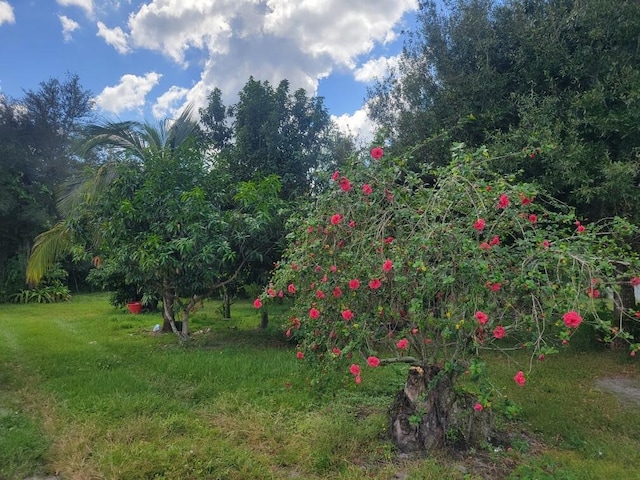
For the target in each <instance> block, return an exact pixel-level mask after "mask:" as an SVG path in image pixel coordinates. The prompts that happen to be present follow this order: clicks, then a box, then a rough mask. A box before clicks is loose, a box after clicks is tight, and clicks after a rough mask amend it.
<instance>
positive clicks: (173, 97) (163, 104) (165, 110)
mask: <svg viewBox="0 0 640 480" xmlns="http://www.w3.org/2000/svg"><path fill="white" fill-rule="evenodd" d="M188 93H189V89H187V88H182V87H176V86H175V85H174V86H172V87H171V88H170V89H169V90H167V91H166V92H165V93H163V94H162V95H160V96H159V97H158V98H157V99H156V103H155V104H154V105H153V107H152V109H151V111H152V113H153V116H154V117H155V118H157V119H158V120H163V119H165V118H173V117H176V116H177V113H178V111H179V110H180V109H181V108H182V107H183V106H184V103H183V102H184V99H185V98H186V97H187V94H188Z"/></svg>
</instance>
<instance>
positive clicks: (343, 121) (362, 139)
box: [331, 107, 376, 147]
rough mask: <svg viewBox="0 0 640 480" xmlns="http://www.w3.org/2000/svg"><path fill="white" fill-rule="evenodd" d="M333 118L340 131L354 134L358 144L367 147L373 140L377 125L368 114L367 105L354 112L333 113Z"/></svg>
mask: <svg viewBox="0 0 640 480" xmlns="http://www.w3.org/2000/svg"><path fill="white" fill-rule="evenodd" d="M331 119H332V120H333V121H334V123H335V124H336V125H337V126H338V129H339V130H340V131H342V132H344V133H346V134H349V135H352V136H354V137H355V139H356V144H357V145H359V146H363V147H365V146H368V145H370V144H371V142H372V141H373V137H374V135H375V130H376V125H375V123H373V122H372V121H371V119H370V118H369V117H368V116H367V110H366V107H363V108H361V109H360V110H356V111H355V112H354V113H353V114H348V113H345V114H343V115H340V116H335V115H332V116H331Z"/></svg>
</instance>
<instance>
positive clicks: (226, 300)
mask: <svg viewBox="0 0 640 480" xmlns="http://www.w3.org/2000/svg"><path fill="white" fill-rule="evenodd" d="M223 292H224V293H223V295H222V302H223V304H222V310H223V311H222V314H223V317H224V319H225V320H229V319H231V295H230V294H229V289H228V288H227V287H226V286H225V287H224V289H223Z"/></svg>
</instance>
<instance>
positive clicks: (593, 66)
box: [369, 0, 640, 219]
mask: <svg viewBox="0 0 640 480" xmlns="http://www.w3.org/2000/svg"><path fill="white" fill-rule="evenodd" d="M418 21H419V22H418V28H417V29H416V30H415V31H414V32H412V34H411V36H410V37H409V38H408V40H407V42H406V45H405V49H404V51H403V54H402V56H401V59H400V62H399V67H398V69H397V71H396V72H394V73H393V74H392V75H391V76H389V78H387V79H386V80H384V81H383V82H380V83H379V84H378V85H377V86H375V87H374V88H373V89H371V91H370V93H369V97H370V102H371V103H370V104H371V109H370V113H371V115H372V117H373V118H374V119H375V120H377V121H378V122H380V123H381V124H382V125H383V127H384V130H385V132H388V134H389V135H390V138H391V140H392V142H393V146H394V148H395V149H396V151H398V150H400V151H401V150H402V149H404V148H410V147H412V146H413V145H416V144H418V143H420V142H422V141H423V140H424V139H425V138H430V137H434V136H436V135H442V133H443V132H446V135H443V136H442V137H441V142H440V143H439V144H438V143H431V144H430V145H429V147H428V150H427V149H426V147H425V149H424V150H423V151H422V156H421V157H420V161H423V159H424V161H432V162H433V161H435V162H436V163H439V164H446V163H447V162H448V148H449V146H450V144H451V141H452V140H451V139H453V140H455V141H462V142H465V143H466V144H467V145H472V146H480V145H491V146H492V148H493V150H494V151H495V152H496V154H497V155H498V154H500V153H506V152H510V151H513V149H515V148H520V149H523V150H524V151H526V152H527V154H528V155H527V156H522V157H520V158H517V159H513V158H509V160H508V161H504V162H502V163H501V164H498V165H496V168H499V169H501V170H502V171H504V172H507V173H516V172H517V173H519V174H520V176H521V178H522V179H523V180H525V181H536V182H537V183H539V184H541V185H543V186H544V187H545V188H546V189H547V190H548V191H550V192H551V193H552V194H553V195H556V196H558V197H559V198H561V199H563V200H565V201H567V202H569V203H571V204H573V205H575V206H576V207H577V208H578V212H579V214H581V215H583V216H585V217H589V218H592V219H597V218H603V217H606V216H610V215H613V214H620V215H626V216H637V211H638V210H637V208H635V206H636V205H637V204H638V201H639V200H640V190H639V189H638V187H637V185H638V182H639V180H640V178H639V171H638V149H639V143H638V138H640V131H639V130H638V129H639V128H640V118H639V117H638V115H639V114H638V112H639V111H640V108H638V107H639V106H640V105H638V102H639V99H640V61H639V60H640V51H639V50H638V48H637V39H638V37H639V35H640V4H638V2H636V1H633V0H628V1H621V2H609V1H607V2H602V1H599V0H587V1H555V0H545V1H540V2H531V1H528V0H508V1H506V2H497V1H492V0H456V1H452V2H447V3H445V4H444V6H442V5H441V4H440V3H439V2H434V1H430V0H423V1H421V2H420V10H419V14H418ZM427 159H428V160H427Z"/></svg>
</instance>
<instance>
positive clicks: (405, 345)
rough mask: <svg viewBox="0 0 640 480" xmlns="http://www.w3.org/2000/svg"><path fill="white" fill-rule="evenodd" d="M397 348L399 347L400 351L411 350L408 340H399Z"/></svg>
mask: <svg viewBox="0 0 640 480" xmlns="http://www.w3.org/2000/svg"><path fill="white" fill-rule="evenodd" d="M396 347H398V348H399V349H400V350H406V349H407V348H409V340H407V339H406V338H403V339H401V340H398V343H396Z"/></svg>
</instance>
